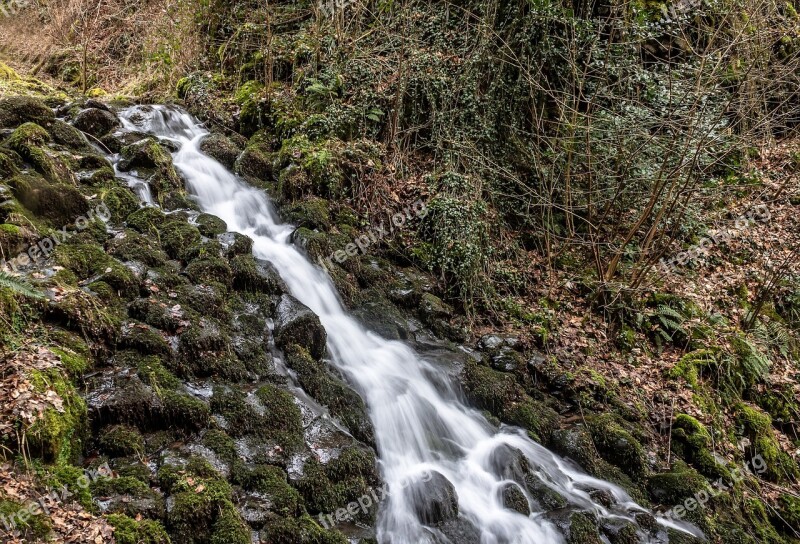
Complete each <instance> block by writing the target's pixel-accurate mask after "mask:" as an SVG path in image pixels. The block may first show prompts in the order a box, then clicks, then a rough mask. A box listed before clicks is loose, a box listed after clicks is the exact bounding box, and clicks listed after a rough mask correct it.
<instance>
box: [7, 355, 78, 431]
mask: <svg viewBox="0 0 800 544" xmlns="http://www.w3.org/2000/svg"><path fill="white" fill-rule="evenodd" d="M60 366H61V360H60V359H59V357H58V356H57V355H56V354H55V353H53V352H52V351H50V350H49V349H47V348H44V347H40V346H26V347H25V348H23V349H21V350H18V351H16V352H15V353H13V354H11V355H10V356H8V357H7V358H5V359H4V360H3V361H2V362H0V439H2V440H3V441H6V440H12V441H13V440H15V439H16V432H17V429H18V428H19V427H20V426H21V427H22V429H21V430H22V431H23V432H24V430H25V429H28V428H30V426H31V425H33V424H34V423H35V422H36V420H37V419H39V418H40V417H41V416H42V414H43V413H44V412H45V410H46V409H48V408H54V409H55V410H58V411H59V412H63V411H64V401H63V399H62V398H61V397H59V396H58V393H56V392H55V391H54V390H53V389H50V388H48V389H47V390H45V391H36V390H35V389H34V387H33V384H32V383H31V381H30V373H31V371H32V370H40V371H44V370H48V369H51V368H57V367H60Z"/></svg>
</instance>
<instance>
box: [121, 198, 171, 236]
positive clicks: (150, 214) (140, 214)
mask: <svg viewBox="0 0 800 544" xmlns="http://www.w3.org/2000/svg"><path fill="white" fill-rule="evenodd" d="M166 221H167V216H166V215H164V212H162V211H161V210H160V209H159V208H155V207H152V206H147V207H145V208H140V209H138V210H136V211H135V212H133V213H131V214H130V215H129V216H128V218H127V219H126V222H127V224H128V226H129V227H131V228H132V229H136V230H138V231H139V232H141V233H142V234H145V235H148V236H156V237H157V236H158V233H159V229H160V228H161V226H162V225H163V224H164V223H165V222H166ZM156 239H157V238H156Z"/></svg>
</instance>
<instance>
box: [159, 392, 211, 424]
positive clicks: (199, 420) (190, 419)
mask: <svg viewBox="0 0 800 544" xmlns="http://www.w3.org/2000/svg"><path fill="white" fill-rule="evenodd" d="M160 393H161V395H160V396H161V400H162V402H163V403H164V415H165V416H166V417H167V419H168V420H169V421H170V422H172V423H173V424H174V425H176V426H178V427H179V428H181V429H184V430H186V431H189V432H194V431H198V430H200V429H203V428H205V427H207V426H208V424H209V420H210V419H211V412H210V410H209V408H208V405H207V404H206V403H204V402H203V401H201V400H199V399H196V398H194V397H192V396H189V395H184V394H182V393H177V392H175V391H161V392H160Z"/></svg>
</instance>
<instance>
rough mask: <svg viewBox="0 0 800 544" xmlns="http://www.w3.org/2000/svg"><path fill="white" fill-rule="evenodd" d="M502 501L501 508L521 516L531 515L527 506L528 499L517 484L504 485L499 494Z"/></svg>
mask: <svg viewBox="0 0 800 544" xmlns="http://www.w3.org/2000/svg"><path fill="white" fill-rule="evenodd" d="M500 496H501V498H502V500H503V506H505V507H506V508H508V509H509V510H514V511H515V512H519V513H520V514H522V515H523V516H528V515H530V513H531V507H530V505H529V504H528V498H527V497H525V493H523V492H522V489H520V487H519V486H518V485H517V484H506V485H505V486H504V487H503V490H502V491H501V492H500Z"/></svg>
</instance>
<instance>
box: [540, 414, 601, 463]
mask: <svg viewBox="0 0 800 544" xmlns="http://www.w3.org/2000/svg"><path fill="white" fill-rule="evenodd" d="M549 445H550V448H551V449H552V450H553V451H554V452H555V453H557V454H559V455H561V456H562V457H568V458H570V459H572V460H573V461H575V462H576V463H578V464H579V465H580V466H581V467H583V469H584V470H586V471H589V472H590V473H591V472H593V471H594V470H595V469H596V467H597V454H596V453H595V447H594V443H593V442H592V437H591V435H590V434H589V431H588V430H587V429H586V427H585V426H583V425H575V426H574V427H571V428H569V429H558V430H556V431H554V432H553V434H552V437H551V440H550V444H549Z"/></svg>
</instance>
